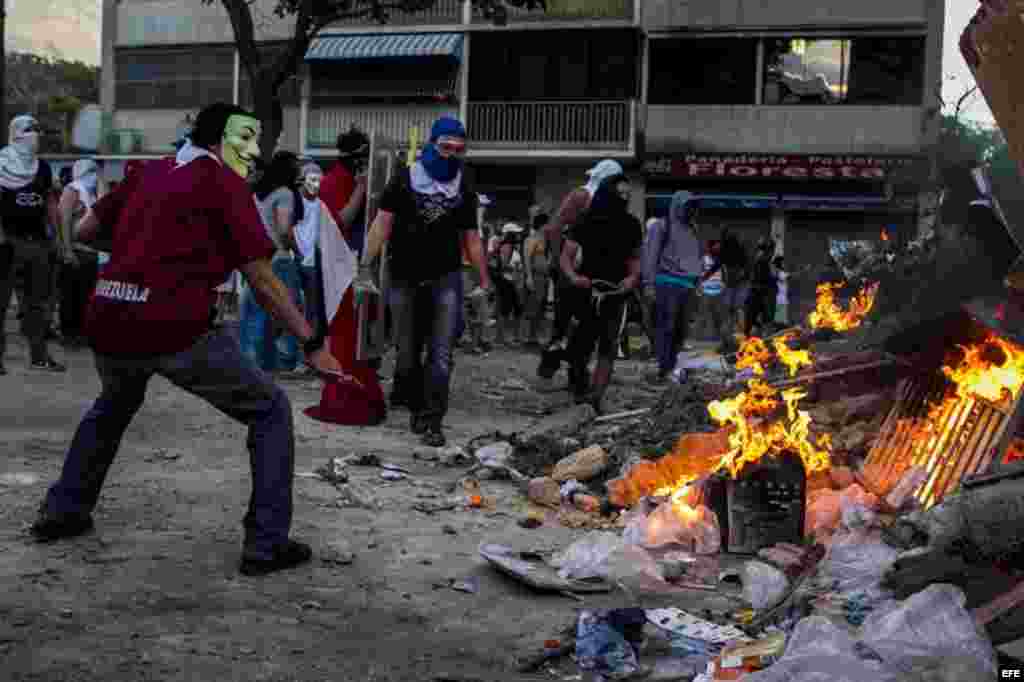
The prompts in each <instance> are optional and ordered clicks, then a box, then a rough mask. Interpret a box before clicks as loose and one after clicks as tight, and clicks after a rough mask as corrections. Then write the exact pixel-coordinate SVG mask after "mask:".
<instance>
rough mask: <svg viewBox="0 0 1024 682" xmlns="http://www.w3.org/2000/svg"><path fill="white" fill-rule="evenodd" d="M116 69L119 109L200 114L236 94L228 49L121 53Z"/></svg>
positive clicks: (161, 49) (230, 48) (180, 49)
mask: <svg viewBox="0 0 1024 682" xmlns="http://www.w3.org/2000/svg"><path fill="white" fill-rule="evenodd" d="M114 64H115V68H114V74H115V75H114V81H115V95H114V97H115V101H116V103H117V107H118V108H120V109H196V108H198V107H201V106H203V105H205V104H209V103H211V102H217V101H224V102H230V101H231V98H232V95H233V90H234V88H233V79H234V48H233V47H230V46H205V45H198V46H193V47H188V48H162V47H161V48H145V49H119V50H117V51H116V52H115V55H114Z"/></svg>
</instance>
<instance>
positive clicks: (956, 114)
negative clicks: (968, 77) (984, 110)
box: [953, 84, 978, 121]
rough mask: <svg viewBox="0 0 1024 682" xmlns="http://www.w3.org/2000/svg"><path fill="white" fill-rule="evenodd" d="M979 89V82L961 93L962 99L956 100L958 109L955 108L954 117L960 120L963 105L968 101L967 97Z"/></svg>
mask: <svg viewBox="0 0 1024 682" xmlns="http://www.w3.org/2000/svg"><path fill="white" fill-rule="evenodd" d="M977 91H978V86H977V84H975V85H974V86H973V87H971V88H969V89H968V90H967V92H965V93H964V94H962V95H960V99H958V100H957V101H956V109H954V110H953V117H954V118H955V119H956V120H958V121H959V120H960V110H961V108H962V107H963V105H964V103H965V102H966V101H967V98H969V97H970V96H971V95H973V94H974V93H976V92H977Z"/></svg>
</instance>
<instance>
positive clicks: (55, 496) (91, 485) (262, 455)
mask: <svg viewBox="0 0 1024 682" xmlns="http://www.w3.org/2000/svg"><path fill="white" fill-rule="evenodd" d="M96 371H97V372H98V373H99V375H100V381H101V382H102V385H103V390H102V393H101V394H100V397H99V398H98V399H97V400H96V402H95V403H94V404H93V406H92V408H91V409H90V410H89V411H88V412H87V413H86V414H85V417H84V418H83V419H82V422H81V424H79V426H78V430H77V431H76V432H75V437H74V440H72V441H71V448H70V450H69V451H68V454H67V458H66V459H65V461H64V470H63V471H62V473H61V476H60V479H59V480H58V481H57V482H56V483H55V484H54V485H53V486H52V487H51V488H50V491H49V494H48V495H47V498H46V509H47V512H48V513H49V514H51V515H54V516H62V515H83V514H89V513H91V512H92V510H93V507H95V506H96V501H97V499H98V498H99V495H100V490H101V489H102V487H103V481H104V479H105V478H106V475H107V471H108V470H109V469H110V464H111V463H112V462H113V461H114V456H115V455H116V454H117V450H118V447H119V446H120V445H121V437H122V436H123V435H124V432H125V429H127V428H128V425H129V424H130V423H131V421H132V418H133V417H134V416H135V413H136V412H138V411H139V408H140V407H142V403H143V400H144V399H145V395H146V385H147V384H148V383H149V379H150V377H152V376H153V375H154V374H158V375H160V376H162V377H164V378H165V379H167V380H168V381H170V382H171V383H173V384H175V385H176V386H178V387H180V388H183V389H185V390H186V391H188V392H189V393H192V394H194V395H197V396H199V397H200V398H203V399H204V400H206V401H207V402H208V403H210V404H211V405H213V406H214V407H216V408H217V409H218V410H220V411H221V412H223V413H224V414H226V415H227V416H229V417H231V418H232V419H235V420H237V421H239V422H241V423H243V424H246V425H247V426H248V427H249V437H248V439H247V441H246V446H247V448H248V450H249V465H250V467H251V469H252V495H251V497H250V498H249V511H248V513H247V514H246V515H245V520H244V525H245V554H246V556H249V557H252V558H255V559H269V558H271V550H272V548H273V547H274V546H276V545H279V544H281V543H283V542H285V541H286V540H287V539H288V530H289V527H290V526H291V520H292V477H293V475H294V462H295V439H294V427H293V423H292V409H291V404H290V403H289V401H288V396H287V395H285V392H284V391H283V390H281V389H280V388H279V387H278V386H276V385H275V384H274V383H273V381H271V380H270V378H269V377H268V376H267V375H266V374H264V373H263V372H262V371H260V370H259V369H258V368H257V367H256V365H255V364H253V362H252V361H251V360H250V359H249V358H247V357H246V356H244V355H243V354H242V351H241V349H240V348H239V346H238V341H236V340H235V339H233V338H231V337H230V336H227V335H226V334H223V333H219V332H209V333H208V334H206V335H205V336H203V337H201V338H200V339H199V340H198V341H197V342H196V343H195V345H193V346H192V347H191V348H189V349H188V350H186V351H183V352H181V353H177V354H174V355H159V356H109V355H96Z"/></svg>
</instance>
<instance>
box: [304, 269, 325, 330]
mask: <svg viewBox="0 0 1024 682" xmlns="http://www.w3.org/2000/svg"><path fill="white" fill-rule="evenodd" d="M299 283H300V284H301V285H302V310H303V311H304V312H305V313H306V321H307V322H309V326H310V327H312V328H313V329H316V328H317V320H318V319H319V314H318V313H319V307H320V303H319V300H320V284H319V283H318V281H317V278H316V266H315V265H301V264H300V265H299Z"/></svg>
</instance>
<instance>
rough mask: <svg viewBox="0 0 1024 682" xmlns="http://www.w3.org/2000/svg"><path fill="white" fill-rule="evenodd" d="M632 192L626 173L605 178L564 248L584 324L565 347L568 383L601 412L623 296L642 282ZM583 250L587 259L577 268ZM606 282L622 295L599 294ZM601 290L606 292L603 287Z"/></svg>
mask: <svg viewBox="0 0 1024 682" xmlns="http://www.w3.org/2000/svg"><path fill="white" fill-rule="evenodd" d="M630 195H631V187H630V184H629V180H628V178H626V176H625V175H615V176H612V177H610V178H607V179H606V180H604V181H603V182H602V183H601V185H600V187H599V188H598V190H597V192H596V193H595V195H594V200H593V202H591V205H590V209H589V210H588V211H587V214H586V216H584V218H583V219H582V220H581V221H580V222H578V223H577V224H576V225H574V226H573V227H572V229H571V230H570V231H569V235H568V239H567V240H566V243H565V245H564V246H563V247H562V256H561V262H560V265H561V269H562V273H563V274H564V275H565V277H566V279H567V280H568V281H569V283H570V284H571V285H572V287H573V291H574V294H573V295H574V297H575V296H579V297H580V298H578V299H576V300H575V301H574V303H573V307H574V312H575V315H576V318H577V319H578V320H579V325H578V326H577V327H576V329H575V330H574V331H573V332H572V335H571V338H570V340H569V347H568V349H567V351H566V354H567V355H568V357H569V381H570V384H571V387H572V390H573V393H574V394H575V397H576V401H577V402H589V403H590V404H591V405H593V406H594V409H596V410H598V411H600V409H601V401H602V399H603V398H604V393H605V391H606V390H607V388H608V384H609V383H610V382H611V376H612V369H613V368H614V365H615V357H616V355H617V342H618V337H619V330H620V325H621V322H622V310H623V305H624V304H625V296H624V295H622V294H623V293H625V292H629V291H632V290H634V289H636V288H637V287H638V286H639V284H640V246H641V244H642V242H643V228H642V227H641V225H640V221H639V220H637V219H636V218H635V217H634V216H633V215H631V214H630V213H629V211H628V205H629V198H630ZM580 249H582V250H583V259H582V262H581V263H580V265H579V267H578V268H577V267H576V257H577V255H578V253H579V251H580ZM601 283H606V284H607V285H610V286H611V287H614V288H616V289H617V290H618V291H617V293H616V294H613V295H611V296H608V297H606V298H603V299H598V298H596V297H594V296H593V291H594V290H595V285H600V284H601ZM606 290H607V289H606ZM597 291H601V288H600V286H598V287H597ZM620 292H621V293H620ZM594 346H597V364H596V365H595V366H594V372H593V376H592V378H591V381H590V386H589V387H588V386H587V380H586V371H587V365H588V363H589V362H590V356H591V355H592V354H593V352H594ZM588 388H589V393H588Z"/></svg>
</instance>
